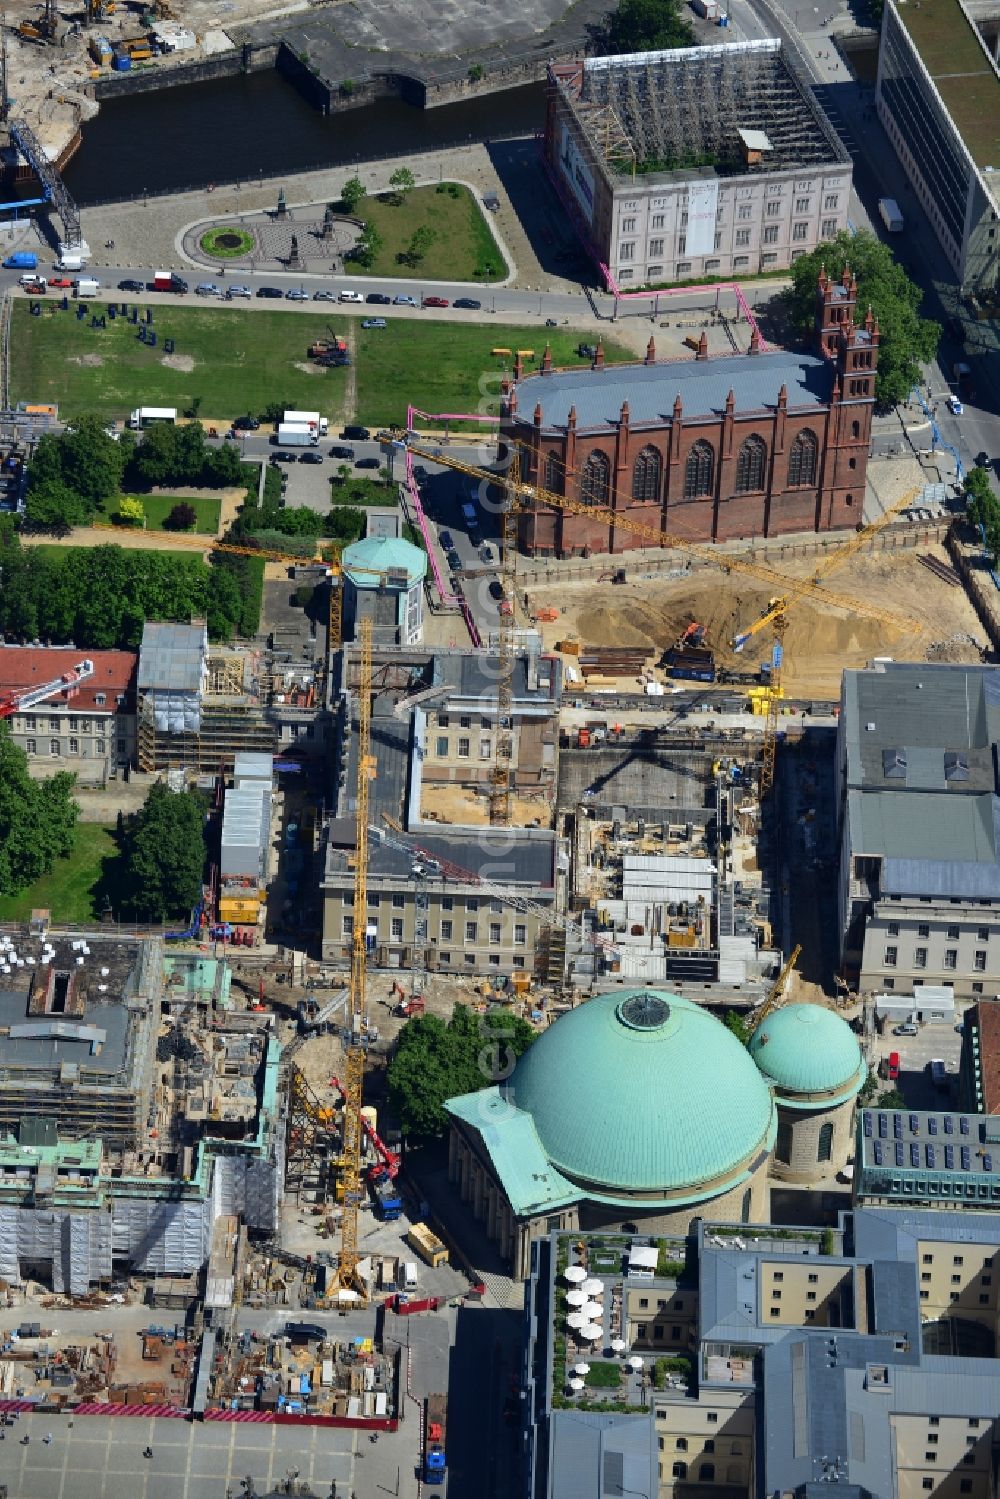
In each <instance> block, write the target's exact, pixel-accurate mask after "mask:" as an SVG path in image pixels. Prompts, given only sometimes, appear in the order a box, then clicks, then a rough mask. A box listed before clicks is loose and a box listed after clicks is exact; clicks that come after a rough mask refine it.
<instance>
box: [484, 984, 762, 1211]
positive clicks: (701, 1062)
mask: <svg viewBox="0 0 1000 1499" xmlns="http://www.w3.org/2000/svg"><path fill="white" fill-rule="evenodd" d="M502 1091H503V1093H504V1095H505V1096H506V1098H507V1100H508V1101H509V1102H510V1103H512V1104H514V1105H515V1106H516V1108H517V1109H519V1110H523V1111H524V1112H525V1113H528V1114H530V1115H531V1117H532V1120H533V1121H534V1126H535V1131H536V1133H537V1135H538V1139H539V1141H540V1143H541V1147H542V1149H543V1151H544V1152H545V1156H546V1157H547V1159H548V1160H549V1161H550V1162H551V1163H552V1165H553V1166H554V1167H556V1169H557V1170H559V1171H560V1172H562V1173H563V1174H564V1175H565V1176H567V1177H568V1178H570V1179H571V1180H573V1181H575V1182H577V1183H581V1184H587V1185H590V1186H593V1187H596V1188H597V1189H598V1191H604V1192H614V1191H616V1190H618V1191H624V1192H644V1193H655V1192H657V1191H662V1192H674V1191H677V1190H679V1189H681V1188H692V1187H693V1188H697V1187H698V1186H699V1185H700V1184H702V1183H706V1184H709V1183H712V1184H713V1185H712V1186H711V1187H710V1188H708V1189H707V1190H706V1195H712V1193H713V1192H714V1191H716V1190H717V1187H716V1186H715V1185H714V1184H715V1183H717V1181H718V1179H719V1178H720V1177H725V1176H726V1175H727V1174H730V1173H733V1172H734V1171H735V1169H736V1168H737V1167H740V1166H741V1165H742V1164H743V1163H745V1162H746V1161H747V1158H748V1157H750V1156H752V1155H754V1154H755V1153H756V1152H757V1151H759V1150H761V1149H766V1148H768V1147H769V1146H770V1144H771V1138H772V1135H773V1115H774V1105H773V1101H772V1098H771V1093H770V1090H769V1088H768V1087H767V1084H766V1083H765V1082H764V1081H763V1079H762V1078H761V1076H760V1073H759V1072H758V1071H757V1068H756V1067H755V1066H754V1064H753V1062H752V1060H751V1058H750V1056H749V1054H748V1052H747V1051H746V1049H745V1047H743V1046H741V1045H740V1043H739V1041H737V1039H736V1037H735V1036H733V1035H732V1034H731V1033H730V1032H729V1031H728V1030H726V1028H725V1026H723V1025H721V1024H720V1023H719V1021H718V1020H716V1019H714V1018H713V1016H712V1015H710V1014H709V1013H708V1011H707V1010H703V1009H701V1008H700V1007H699V1006H698V1005H696V1004H693V1003H692V1002H691V1001H690V1000H687V999H681V998H679V997H678V996H677V995H676V994H669V993H667V992H665V991H663V990H660V989H639V990H630V991H626V992H624V993H622V992H619V993H615V994H602V995H599V996H598V997H597V998H596V999H591V1000H588V1001H587V1002H586V1003H585V1004H583V1005H581V1006H580V1007H579V1008H578V1009H576V1010H571V1011H570V1012H569V1013H568V1014H567V1015H564V1016H563V1017H562V1018H561V1019H560V1020H559V1021H557V1022H556V1024H555V1025H553V1026H552V1027H551V1028H550V1029H549V1030H547V1031H545V1032H544V1033H543V1034H542V1035H541V1036H539V1038H538V1040H537V1041H536V1042H535V1044H534V1045H533V1046H532V1047H530V1048H529V1050H528V1051H527V1052H525V1054H524V1056H523V1057H521V1059H520V1061H519V1062H518V1064H517V1066H516V1068H515V1069H514V1072H513V1074H512V1075H511V1078H510V1080H509V1082H507V1083H506V1084H505V1085H504V1086H503V1090H502Z"/></svg>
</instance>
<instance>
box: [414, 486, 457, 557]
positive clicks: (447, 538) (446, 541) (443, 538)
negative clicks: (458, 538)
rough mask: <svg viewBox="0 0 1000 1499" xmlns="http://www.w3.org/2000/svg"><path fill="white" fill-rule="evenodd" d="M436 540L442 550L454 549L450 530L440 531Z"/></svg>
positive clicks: (451, 550)
mask: <svg viewBox="0 0 1000 1499" xmlns="http://www.w3.org/2000/svg"><path fill="white" fill-rule="evenodd" d="M414 473H416V469H414ZM438 541H440V543H441V547H442V550H444V551H446V552H453V551H454V550H455V540H454V537H453V536H452V534H451V532H450V531H442V532H441V534H440V536H439V537H438Z"/></svg>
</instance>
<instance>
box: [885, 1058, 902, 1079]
mask: <svg viewBox="0 0 1000 1499" xmlns="http://www.w3.org/2000/svg"><path fill="white" fill-rule="evenodd" d="M886 1077H887V1078H888V1079H889V1082H890V1083H895V1082H898V1081H899V1052H898V1051H890V1053H889V1061H888V1063H887V1064H886Z"/></svg>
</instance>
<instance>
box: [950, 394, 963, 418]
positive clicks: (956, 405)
mask: <svg viewBox="0 0 1000 1499" xmlns="http://www.w3.org/2000/svg"><path fill="white" fill-rule="evenodd" d="M948 410H949V411H950V412H951V414H952V416H961V415H962V413H963V412H964V410H965V407H964V406H963V405H962V403H961V401H960V400H959V399H958V396H949V397H948Z"/></svg>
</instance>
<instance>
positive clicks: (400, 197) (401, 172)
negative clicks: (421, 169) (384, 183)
mask: <svg viewBox="0 0 1000 1499" xmlns="http://www.w3.org/2000/svg"><path fill="white" fill-rule="evenodd" d="M416 185H417V183H416V178H415V177H414V175H413V173H412V172H411V171H410V169H409V167H397V168H396V170H395V171H394V172H393V174H392V176H391V177H390V178H389V186H390V187H391V188H392V189H393V202H394V203H395V204H396V207H397V208H398V207H400V206H401V204H403V203H405V202H406V195H407V193H411V192H412V191H413V189H414V188H415V187H416Z"/></svg>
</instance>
